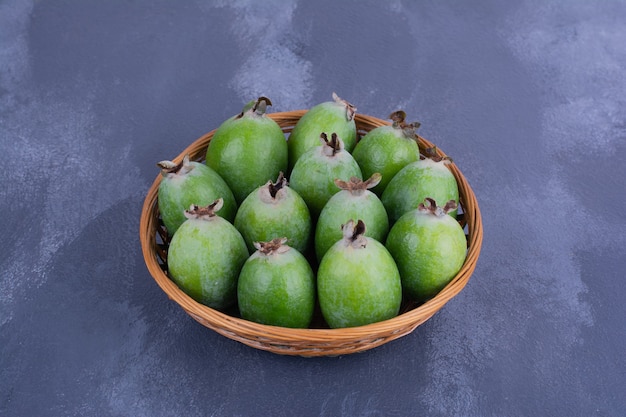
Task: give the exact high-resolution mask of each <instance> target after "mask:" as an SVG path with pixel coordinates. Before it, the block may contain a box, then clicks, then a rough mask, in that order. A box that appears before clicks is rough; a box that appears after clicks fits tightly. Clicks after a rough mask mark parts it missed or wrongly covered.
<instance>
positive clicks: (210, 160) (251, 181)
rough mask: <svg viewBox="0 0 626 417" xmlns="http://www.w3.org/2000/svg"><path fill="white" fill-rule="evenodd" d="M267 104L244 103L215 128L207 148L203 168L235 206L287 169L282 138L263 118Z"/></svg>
mask: <svg viewBox="0 0 626 417" xmlns="http://www.w3.org/2000/svg"><path fill="white" fill-rule="evenodd" d="M271 104H272V103H271V102H270V100H269V99H268V98H266V97H259V98H258V100H257V101H256V102H250V103H248V105H246V107H244V109H243V111H242V112H241V113H240V114H238V115H236V116H233V117H231V118H229V119H228V120H226V121H225V122H224V123H222V124H221V125H220V126H219V127H218V129H217V130H216V131H215V134H214V135H213V138H212V139H211V141H210V142H209V146H208V148H207V153H206V164H207V165H208V166H209V167H211V168H213V169H214V170H215V171H216V172H217V173H218V174H220V175H221V176H222V178H224V180H225V181H226V183H227V184H228V186H229V187H230V189H231V190H232V191H233V194H234V195H235V200H236V201H237V203H238V204H239V203H241V202H242V201H243V200H244V199H245V198H246V197H247V196H248V194H250V193H251V192H252V191H253V190H254V189H255V188H257V187H259V186H261V185H263V183H264V182H265V181H267V179H268V178H276V177H277V176H278V173H279V172H281V171H283V172H284V171H286V169H287V158H288V150H287V141H286V139H285V135H284V134H283V131H282V129H281V128H280V126H278V124H277V123H276V122H275V121H274V120H273V119H271V118H270V117H268V116H267V115H266V114H265V110H266V108H267V106H268V105H271Z"/></svg>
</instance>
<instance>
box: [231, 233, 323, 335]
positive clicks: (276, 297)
mask: <svg viewBox="0 0 626 417" xmlns="http://www.w3.org/2000/svg"><path fill="white" fill-rule="evenodd" d="M286 242H287V238H276V239H273V240H271V241H269V242H257V243H255V247H256V248H257V251H256V252H254V253H253V254H252V255H251V256H250V258H248V260H247V261H246V262H245V264H244V265H243V268H242V269H241V274H240V275H239V282H238V284H237V299H238V304H239V311H240V313H241V317H243V318H244V319H246V320H250V321H254V322H257V323H261V324H269V325H272V326H281V327H292V328H306V327H308V326H309V324H310V323H311V320H312V318H313V311H314V307H315V274H314V273H313V270H312V269H311V266H310V265H309V263H308V262H307V260H306V258H305V257H304V256H303V255H302V254H301V253H300V252H298V251H297V250H295V249H294V248H291V247H290V246H287V245H286V244H285V243H286Z"/></svg>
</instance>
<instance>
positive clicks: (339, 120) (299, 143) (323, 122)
mask: <svg viewBox="0 0 626 417" xmlns="http://www.w3.org/2000/svg"><path fill="white" fill-rule="evenodd" d="M332 97H333V101H327V102H324V103H320V104H318V105H316V106H313V107H312V108H310V109H309V110H308V111H307V112H306V113H305V114H304V115H303V116H302V117H301V118H300V120H298V122H297V123H296V125H295V126H294V128H293V130H292V131H291V134H290V135H289V141H288V142H287V143H288V146H289V168H290V169H292V168H293V167H294V165H295V164H296V161H297V160H298V159H299V158H300V157H301V156H302V155H303V154H304V153H305V152H306V151H308V150H309V149H311V148H313V147H315V146H319V145H320V143H319V137H320V133H322V132H335V133H337V135H338V136H339V137H340V138H341V139H342V140H343V141H344V143H345V147H346V150H347V151H348V152H351V151H352V149H354V146H355V145H356V140H357V139H356V138H357V134H356V124H355V122H354V115H355V114H356V107H354V106H353V105H352V104H350V103H348V102H347V101H346V100H342V99H341V98H339V96H337V94H335V93H333V95H332Z"/></svg>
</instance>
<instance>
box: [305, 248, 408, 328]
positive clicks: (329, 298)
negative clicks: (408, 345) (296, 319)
mask: <svg viewBox="0 0 626 417" xmlns="http://www.w3.org/2000/svg"><path fill="white" fill-rule="evenodd" d="M317 291H318V299H319V303H320V308H321V311H322V315H323V316H324V319H325V320H326V322H327V323H328V325H329V326H330V327H331V328H343V327H355V326H362V325H366V324H370V323H375V322H379V321H383V320H387V319H390V318H393V317H395V316H397V315H398V312H399V310H400V304H401V302H402V286H401V281H400V274H399V272H398V268H397V266H396V264H395V262H394V260H393V258H392V257H391V255H390V254H389V252H388V251H387V250H386V249H385V247H384V246H383V245H382V244H381V243H380V242H378V241H376V240H374V239H371V238H368V243H367V246H366V247H365V248H353V247H352V246H349V245H348V246H347V245H346V243H345V241H343V240H341V241H339V242H337V243H335V244H334V245H333V246H332V247H331V248H330V249H329V250H328V251H327V252H326V254H325V255H324V257H323V258H322V262H321V263H320V265H319V269H318V271H317Z"/></svg>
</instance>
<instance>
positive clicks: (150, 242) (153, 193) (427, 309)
mask: <svg viewBox="0 0 626 417" xmlns="http://www.w3.org/2000/svg"><path fill="white" fill-rule="evenodd" d="M304 113H306V110H292V111H286V112H276V113H271V114H268V116H269V117H271V118H272V119H274V120H275V121H276V122H277V123H279V125H281V128H283V131H284V132H285V133H288V132H289V131H290V130H291V129H292V128H293V125H294V124H295V121H297V120H298V119H299V118H300V117H301V116H302V115H303V114H304ZM355 121H356V123H357V129H358V130H359V132H361V133H364V132H367V131H368V130H371V129H373V128H375V127H378V126H383V125H389V124H390V123H389V122H387V121H385V120H382V119H380V118H377V117H374V116H367V115H362V114H358V113H357V114H356V115H355ZM215 131H216V129H213V130H211V131H210V132H208V133H206V134H204V135H202V136H201V137H200V138H198V139H196V140H195V141H194V142H193V143H192V144H190V145H189V146H188V147H187V148H186V149H184V150H183V151H182V152H181V153H180V154H179V155H178V156H177V157H176V158H175V159H174V160H173V161H174V162H180V161H182V158H183V157H184V155H186V154H189V155H194V156H195V159H198V158H201V159H203V158H204V152H205V151H206V147H207V145H208V142H209V141H210V139H211V137H212V136H213V134H214V132H215ZM418 143H419V145H420V149H423V148H428V147H433V146H434V145H433V144H432V143H431V142H429V141H428V140H426V139H425V138H423V137H421V136H418ZM437 152H438V154H439V155H440V156H446V154H445V153H444V152H443V151H442V150H441V149H439V148H438V147H437ZM192 159H194V158H192ZM448 167H449V168H450V170H451V171H452V173H453V175H454V176H455V178H456V180H457V184H458V186H459V196H460V200H461V201H460V202H461V207H462V209H463V211H464V213H465V216H466V228H467V236H468V250H467V255H466V259H465V262H464V263H463V266H462V267H461V270H460V271H459V272H458V273H457V275H456V276H455V277H454V278H453V279H452V281H451V282H450V283H448V285H446V287H444V289H443V290H441V291H440V292H439V293H438V294H437V295H436V296H435V297H433V298H432V299H430V300H428V301H426V302H425V303H423V304H421V305H419V306H417V307H414V308H412V309H410V310H409V311H406V312H403V313H401V314H399V315H398V316H396V317H393V318H391V319H388V320H384V321H380V322H376V323H372V324H368V325H364V326H358V327H349V328H342V329H326V328H306V329H292V328H285V327H277V326H271V325H265V324H259V323H255V322H251V321H248V320H245V319H243V318H239V317H234V316H230V315H228V314H227V313H224V312H221V311H218V310H215V309H212V308H210V307H208V306H205V305H202V304H201V303H199V302H197V301H195V300H193V299H192V298H191V297H190V296H189V295H187V294H186V293H185V292H183V291H182V290H181V289H180V288H179V287H178V286H177V285H176V284H175V283H174V282H173V281H172V280H171V279H170V278H169V277H168V276H167V274H166V273H165V272H164V271H163V269H162V268H161V265H160V263H159V261H158V255H157V253H156V251H155V249H154V248H155V245H156V224H155V222H156V216H155V210H157V208H156V204H157V193H158V187H159V184H160V182H161V175H160V174H157V177H156V178H155V180H154V181H153V183H152V185H151V186H150V188H149V190H148V192H147V194H146V197H145V200H144V204H143V206H142V210H141V218H140V226H139V229H140V230H139V232H140V241H141V247H142V253H143V257H144V261H145V263H146V266H147V268H148V270H149V272H150V274H151V275H152V277H153V278H154V279H155V281H156V282H157V284H158V285H159V286H160V287H161V289H162V290H163V291H164V292H165V293H166V294H167V295H168V297H169V298H170V299H172V300H173V301H175V302H176V303H178V304H179V305H180V307H182V308H183V309H184V310H185V311H186V312H187V313H188V314H189V315H190V316H191V317H192V318H194V319H195V320H196V321H198V322H200V323H201V324H203V325H204V326H205V327H208V328H211V329H213V330H214V331H216V332H218V333H220V334H222V335H224V336H226V337H229V338H231V339H233V340H238V341H240V342H242V343H245V344H247V345H249V346H252V347H256V348H259V349H263V350H269V351H273V352H275V353H281V354H290V355H301V356H327V355H337V354H343V353H352V352H357V351H363V350H368V349H371V348H373V347H376V346H379V345H381V344H384V343H387V342H388V341H391V340H393V339H396V338H398V337H401V336H404V335H406V334H408V333H410V332H412V331H413V330H414V329H415V328H416V327H417V326H419V325H420V324H422V323H423V322H425V321H426V320H428V319H429V318H430V317H432V316H433V315H434V314H435V313H436V312H437V311H438V310H440V309H441V308H442V307H443V306H444V305H445V304H446V303H447V302H448V301H449V300H451V299H452V298H453V297H455V296H456V295H457V294H458V293H459V292H460V291H461V290H462V289H463V288H464V287H465V285H466V284H467V282H468V281H469V278H470V276H471V275H472V273H473V272H474V269H475V267H476V262H477V260H478V257H479V254H480V250H481V246H482V238H483V232H482V219H481V214H480V210H479V207H478V203H477V201H476V197H475V195H474V193H473V190H472V189H471V187H470V185H469V183H468V182H467V179H466V178H465V177H464V175H463V174H462V173H461V171H460V170H459V169H458V167H457V166H456V164H454V163H452V164H450V165H449V166H448ZM360 341H363V342H360ZM283 343H284V346H281V344H283ZM300 345H301V346H300Z"/></svg>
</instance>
